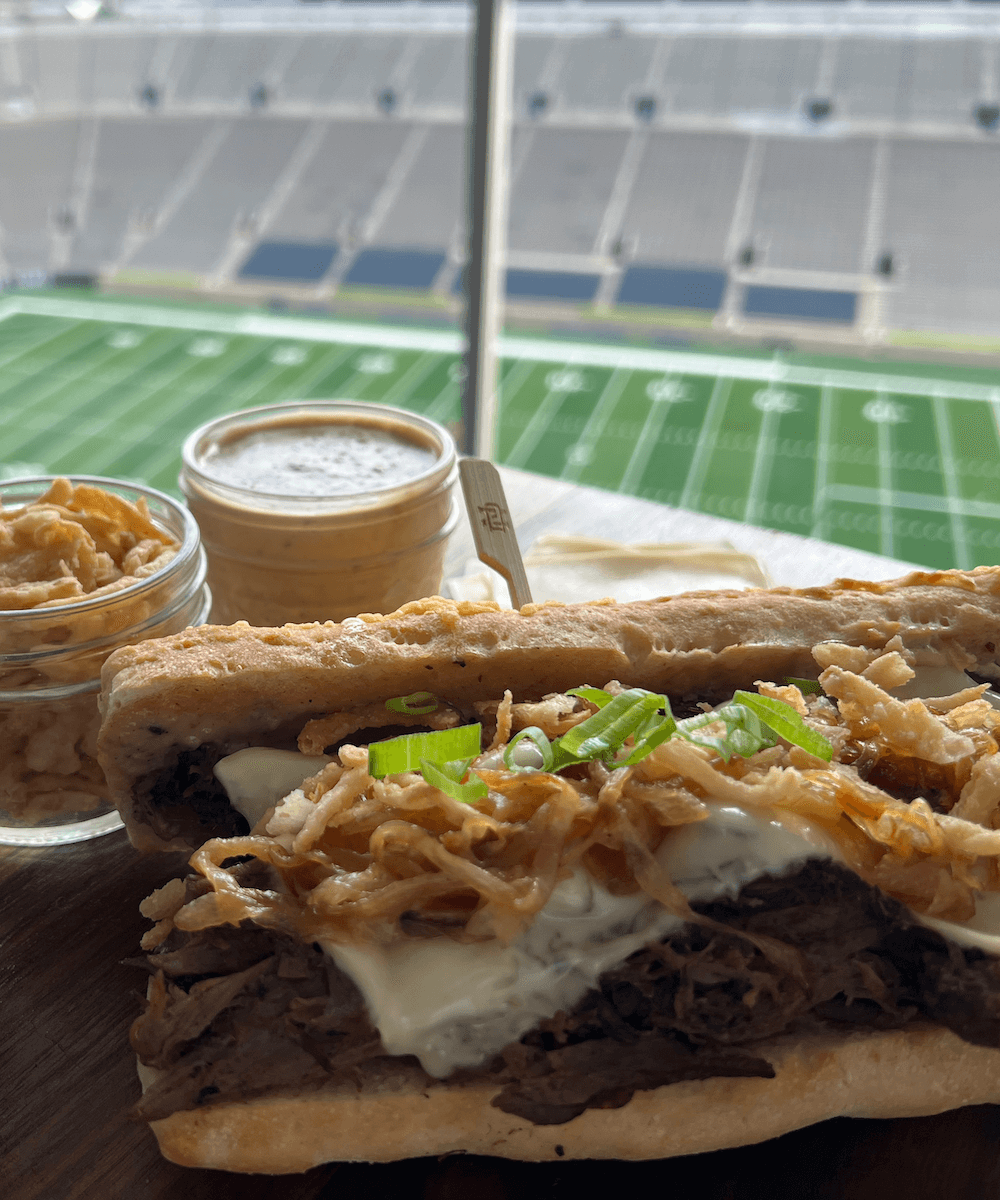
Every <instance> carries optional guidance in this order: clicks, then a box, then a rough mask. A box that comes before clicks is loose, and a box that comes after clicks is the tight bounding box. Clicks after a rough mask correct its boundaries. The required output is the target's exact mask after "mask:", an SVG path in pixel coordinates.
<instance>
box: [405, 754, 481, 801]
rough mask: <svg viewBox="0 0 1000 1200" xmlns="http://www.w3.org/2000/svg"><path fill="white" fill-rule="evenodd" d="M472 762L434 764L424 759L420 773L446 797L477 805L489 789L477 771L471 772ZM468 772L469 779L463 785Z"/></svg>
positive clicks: (460, 759)
mask: <svg viewBox="0 0 1000 1200" xmlns="http://www.w3.org/2000/svg"><path fill="white" fill-rule="evenodd" d="M471 762H472V758H458V759H455V761H454V762H446V763H432V762H430V761H429V760H428V759H426V758H422V759H421V760H420V771H421V773H422V775H423V777H424V779H426V780H427V782H428V783H429V784H430V785H431V786H432V787H436V788H438V790H439V791H442V792H444V794H445V795H446V796H451V798H452V799H453V800H461V801H462V803H463V804H475V802H476V801H477V800H482V798H483V797H484V796H485V795H487V793H488V792H489V788H488V787H487V786H486V784H485V783H484V781H483V780H482V779H480V777H479V776H478V775H477V774H476V773H475V771H469V763H471ZM466 771H469V778H468V780H467V782H465V783H463V782H462V780H463V779H464V778H465V773H466Z"/></svg>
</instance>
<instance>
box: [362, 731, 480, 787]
mask: <svg viewBox="0 0 1000 1200" xmlns="http://www.w3.org/2000/svg"><path fill="white" fill-rule="evenodd" d="M481 750H482V726H481V725H459V726H458V728H457V729H437V730H435V731H434V732H433V733H407V734H404V735H403V736H402V737H397V738H390V739H389V740H388V741H385V742H373V743H372V744H371V745H370V746H369V747H368V773H369V774H370V775H373V776H374V777H375V778H376V779H382V778H383V777H384V776H386V775H398V774H400V772H402V771H418V770H420V762H421V759H427V760H428V761H429V762H436V763H443V762H452V761H454V760H455V759H458V758H474V757H475V756H476V755H477V754H479V753H480V751H481Z"/></svg>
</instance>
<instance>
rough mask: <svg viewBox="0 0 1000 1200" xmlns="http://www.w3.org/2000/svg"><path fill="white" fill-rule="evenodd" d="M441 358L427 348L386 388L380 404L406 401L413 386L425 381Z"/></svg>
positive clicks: (397, 403)
mask: <svg viewBox="0 0 1000 1200" xmlns="http://www.w3.org/2000/svg"><path fill="white" fill-rule="evenodd" d="M439 358H440V355H438V354H435V353H433V351H430V350H425V351H424V352H423V354H421V355H420V357H419V358H418V359H416V361H414V362H412V363H410V365H409V366H408V367H407V368H406V370H405V371H404V372H403V373H402V374H401V375H400V377H399V378H398V379H397V380H396V381H395V383H393V384H391V385H390V386H389V387H388V388H387V389H386V393H385V395H384V396H383V397H382V398H381V400H379V404H395V405H399V404H402V403H404V402H405V400H406V398H407V396H408V395H409V394H410V392H411V391H412V390H413V388H415V387H417V386H418V384H421V383H423V381H424V380H425V379H426V378H427V376H428V375H429V374H430V373H431V371H433V370H434V368H435V367H436V366H437V364H438V359H439Z"/></svg>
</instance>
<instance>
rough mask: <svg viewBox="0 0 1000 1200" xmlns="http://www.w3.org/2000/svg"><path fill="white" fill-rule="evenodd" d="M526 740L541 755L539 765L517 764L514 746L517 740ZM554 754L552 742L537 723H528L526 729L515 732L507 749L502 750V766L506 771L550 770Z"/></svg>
mask: <svg viewBox="0 0 1000 1200" xmlns="http://www.w3.org/2000/svg"><path fill="white" fill-rule="evenodd" d="M524 741H528V742H531V744H532V745H533V746H534V747H535V749H536V750H537V751H538V753H539V754H540V755H541V758H542V764H541V766H540V767H523V766H518V764H517V762H516V761H515V758H514V747H515V746H517V745H518V743H519V742H524ZM554 759H555V755H554V754H553V752H552V743H551V742H550V741H549V739H548V737H546V735H545V734H544V733H543V732H542V730H540V729H539V728H538V726H537V725H529V726H528V727H527V729H522V730H521V732H520V733H516V734H515V735H514V736H513V737H512V738H511V739H510V741H509V742H508V743H507V749H506V750H504V752H503V762H504V766H505V767H506V768H507V770H508V771H515V772H520V771H551V770H552V764H553V761H554Z"/></svg>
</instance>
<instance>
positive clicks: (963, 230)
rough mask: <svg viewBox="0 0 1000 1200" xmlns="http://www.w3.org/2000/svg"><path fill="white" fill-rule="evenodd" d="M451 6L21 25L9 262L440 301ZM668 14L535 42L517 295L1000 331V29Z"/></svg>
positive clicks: (450, 247)
mask: <svg viewBox="0 0 1000 1200" xmlns="http://www.w3.org/2000/svg"><path fill="white" fill-rule="evenodd" d="M337 7H338V8H341V9H343V8H344V7H345V6H337ZM361 7H363V6H358V9H359V11H360V9H361ZM532 7H533V6H532ZM668 7H670V6H668ZM674 7H675V8H676V6H674ZM681 7H683V8H685V9H687V10H689V11H691V12H693V11H694V10H695V9H698V10H699V11H700V10H701V7H705V8H711V7H712V6H698V5H686V6H681ZM454 8H455V12H454V14H453V15H452V16H449V15H448V14H445V15H443V16H442V15H441V13H442V11H443V10H442V9H441V8H440V7H439V8H436V9H435V10H434V13H435V15H434V18H433V21H431V22H430V24H429V25H425V26H418V25H417V24H414V23H413V22H412V21H411V23H410V24H409V25H406V23H405V22H402V23H401V21H402V19H400V21H396V22H395V23H394V21H393V20H390V19H388V18H386V19H385V20H384V21H382V24H381V25H379V23H378V22H376V21H375V20H374V19H371V18H370V17H364V19H362V16H363V14H362V16H359V17H358V18H357V20H356V21H355V22H354V24H353V25H352V23H351V19H350V16H349V14H348V15H347V16H345V15H344V14H343V13H341V15H340V16H338V17H337V21H339V22H340V24H339V25H336V23H335V22H334V21H333V18H332V17H331V18H330V20H329V21H327V22H326V23H325V24H324V23H323V21H322V20H320V18H319V16H317V14H320V13H321V9H322V10H323V11H325V6H319V5H316V6H313V5H309V6H306V5H302V6H300V7H299V8H289V9H287V13H290V14H291V16H286V17H284V18H282V21H283V23H282V21H279V22H278V24H277V25H276V27H275V29H274V30H273V31H272V32H267V31H266V30H264V29H263V28H260V27H257V28H255V27H251V26H250V25H247V23H246V22H245V21H244V23H243V24H242V25H241V24H240V22H239V21H238V20H236V19H235V18H233V19H232V20H231V21H230V20H228V19H226V18H225V13H226V12H227V11H228V10H226V9H224V8H219V9H218V10H216V14H217V16H216V19H214V20H213V22H210V23H206V24H205V26H204V27H203V28H199V27H198V26H197V25H196V24H194V25H192V24H191V23H190V22H189V23H188V24H183V23H179V24H177V25H176V26H171V25H170V23H169V21H168V20H167V18H165V17H162V16H159V17H156V18H155V19H154V18H153V17H152V16H150V17H149V19H146V20H140V19H138V18H137V17H136V18H134V19H131V20H121V21H117V22H111V21H109V22H105V23H100V22H97V23H94V24H92V25H90V26H87V27H82V26H81V27H79V28H76V27H73V26H71V25H70V24H67V23H60V22H58V21H53V22H49V23H46V22H43V21H38V22H36V23H35V24H34V25H27V26H25V27H24V28H18V29H16V30H14V29H13V28H5V27H0V43H2V47H0V49H2V50H3V52H4V54H5V56H6V57H4V58H3V60H2V61H3V63H4V68H3V74H2V78H0V163H2V164H3V170H2V171H0V229H2V231H3V235H2V260H0V269H2V270H3V271H5V272H6V274H7V276H8V277H9V278H10V279H12V280H13V281H15V282H18V281H20V282H23V281H24V280H25V279H26V278H27V277H28V274H27V273H30V272H34V273H35V275H36V276H37V275H38V274H39V273H49V274H55V273H59V272H62V273H64V274H65V273H76V274H80V275H86V274H101V275H103V276H105V277H112V276H121V277H122V278H125V277H127V276H129V274H130V273H131V277H132V278H133V279H134V278H139V277H141V276H143V275H146V276H156V277H157V278H164V279H166V278H170V277H174V278H176V279H178V280H180V279H183V280H184V281H186V285H187V284H190V282H191V281H194V283H195V284H197V283H198V282H199V281H208V282H210V283H211V284H212V286H213V287H216V288H217V287H219V286H222V285H225V284H227V283H229V282H233V283H237V282H239V283H246V284H247V285H252V284H255V283H256V284H260V285H261V286H268V285H272V284H273V285H275V286H277V285H280V284H281V283H282V282H288V283H294V284H295V285H296V286H309V287H312V288H314V289H316V295H317V296H320V295H322V296H327V297H328V296H329V295H330V294H332V292H333V291H334V290H335V289H336V288H338V287H340V286H343V285H359V286H365V287H379V286H385V287H392V288H397V287H409V288H417V289H427V288H430V287H432V286H436V287H438V288H440V289H443V290H444V292H445V294H447V290H448V289H450V288H452V286H453V285H454V283H455V280H456V279H459V280H460V278H461V276H460V275H458V274H457V269H458V264H459V263H460V261H461V259H462V257H463V255H464V248H465V223H464V170H465V166H464V164H465V137H466V134H465V119H466V103H467V67H468V64H467V41H466V37H465V34H464V33H463V32H462V21H463V19H464V18H463V17H462V13H461V12H460V11H459V8H460V6H454ZM307 10H308V11H307ZM236 11H237V10H235V9H234V10H233V12H236ZM273 11H274V12H286V10H285V9H278V8H275V9H274V10H273ZM331 11H332V10H331ZM567 11H568V10H567ZM623 11H624V10H623ZM963 11H965V10H964V9H963ZM299 12H301V13H302V19H301V20H298V19H297V18H296V19H293V17H294V16H295V14H296V13H299ZM710 15H711V14H709V16H710ZM974 15H975V14H973V16H974ZM986 15H988V14H986ZM668 17H669V14H668V15H667V16H661V17H659V18H658V19H659V20H661V21H667V20H668ZM307 18H308V20H307ZM241 19H242V18H241ZM669 19H670V20H676V22H677V30H676V32H675V33H673V34H671V32H670V30H669V29H668V28H667V27H666V26H665V25H664V26H662V27H659V26H658V27H657V28H656V29H654V30H653V31H652V32H650V33H647V34H641V35H640V34H638V33H635V32H633V31H631V30H630V29H629V28H627V27H626V26H625V25H624V24H623V23H621V22H619V23H617V24H616V23H615V22H611V23H610V24H608V23H607V22H604V24H600V23H598V24H595V25H593V26H592V27H587V26H586V16H585V14H584V16H578V17H575V18H574V20H575V21H577V22H578V24H575V25H573V26H572V28H567V29H566V30H565V31H563V30H560V28H559V26H558V24H553V22H552V21H551V20H550V21H549V23H548V24H547V25H546V24H545V22H544V21H542V20H541V19H540V18H539V19H537V20H534V19H533V18H532V17H531V14H530V13H529V14H528V15H527V16H525V17H524V18H523V19H522V20H521V28H520V33H519V37H518V41H517V49H516V57H515V67H514V81H513V108H514V132H513V139H512V153H511V174H510V179H511V193H510V206H509V230H508V243H509V249H510V260H509V264H508V266H509V271H508V275H507V292H508V296H509V297H510V298H511V300H517V299H518V298H521V299H524V300H530V301H531V302H532V303H534V302H535V301H537V300H545V299H551V300H555V301H559V302H561V303H565V302H571V303H581V304H582V303H592V302H594V303H598V304H600V305H607V304H614V303H618V304H621V305H644V306H647V307H649V306H652V307H658V308H668V309H669V308H678V309H682V308H691V309H699V310H701V311H703V312H707V313H711V312H714V311H715V310H717V309H719V308H720V307H725V308H726V311H727V313H728V317H729V319H731V320H740V321H744V322H750V323H751V324H752V323H753V322H754V321H755V320H759V319H764V318H767V319H768V320H772V319H774V318H779V319H789V320H794V319H797V317H801V318H802V319H811V320H818V319H829V320H832V321H835V322H838V323H841V324H843V323H848V324H849V323H850V322H852V321H853V320H854V319H855V317H856V315H857V313H859V312H860V311H861V300H862V298H863V297H864V296H866V295H869V294H871V295H877V296H878V297H880V309H879V312H880V314H881V316H880V319H881V320H882V322H883V323H884V324H888V325H889V326H892V327H898V328H917V329H939V330H952V329H957V328H961V327H963V326H967V325H968V323H969V322H970V321H971V322H972V325H973V326H974V327H975V329H976V330H977V331H979V332H992V333H1000V259H998V257H997V255H996V254H995V253H992V252H985V253H977V252H975V251H974V250H973V247H975V246H978V245H980V244H981V245H984V246H989V245H992V241H993V239H994V231H993V225H994V217H993V214H992V210H991V208H990V206H989V205H986V204H984V203H983V201H982V197H984V196H995V195H996V194H997V189H998V185H1000V178H998V176H1000V165H998V162H1000V160H998V159H997V156H996V149H995V146H994V144H993V141H994V138H995V136H996V134H995V132H994V126H995V125H996V124H997V122H996V121H994V122H993V124H992V125H991V123H990V120H988V119H987V117H988V115H989V112H990V111H992V110H991V108H990V105H991V103H992V98H991V96H990V95H987V94H986V92H985V91H984V90H983V88H984V86H985V85H984V84H983V80H984V79H985V78H986V76H987V75H988V71H987V68H986V65H984V64H987V60H988V59H989V55H990V54H992V53H993V50H992V49H991V47H992V45H993V43H992V42H991V41H990V40H989V38H988V36H987V34H986V33H985V32H984V33H982V34H980V33H978V32H977V28H978V27H976V26H974V25H970V26H969V30H968V32H967V33H966V34H964V35H962V36H959V35H958V34H956V35H955V36H934V37H922V38H913V39H907V38H903V37H896V38H890V37H888V36H881V35H879V34H878V33H877V32H871V31H866V30H867V26H865V25H864V23H863V22H861V21H860V18H859V19H858V20H857V21H855V24H854V25H850V23H848V25H847V27H846V31H845V32H843V33H842V34H841V35H840V36H837V37H834V36H832V35H827V34H824V33H822V32H817V31H815V30H812V31H810V30H802V29H798V28H797V27H796V26H795V25H794V23H788V24H787V27H785V28H783V29H782V28H779V26H780V20H776V21H775V22H772V23H771V26H769V27H768V29H767V30H764V31H758V32H755V33H754V34H753V36H742V35H738V34H737V33H736V32H733V31H729V32H727V31H726V29H721V30H720V29H716V28H712V29H710V28H709V25H710V22H709V18H708V17H706V18H705V21H704V24H705V28H704V30H701V29H699V27H698V25H697V21H696V20H695V19H694V18H688V17H687V16H685V14H683V13H682V14H681V15H680V16H677V15H676V14H675V16H674V17H669ZM726 19H727V20H730V19H735V18H728V17H727V18H726ZM749 19H750V18H749V17H748V20H749ZM969 19H970V20H971V19H972V18H969ZM310 21H311V22H312V24H310V23H309V22H310ZM533 21H534V23H533ZM580 22H582V24H580ZM259 25H260V22H258V26H259ZM335 26H336V27H335ZM990 61H991V60H990ZM984 113H986V114H987V115H986V116H984V115H983V114H984ZM955 180H961V181H962V184H961V186H957V185H956V183H955V182H954V181H955ZM885 261H889V262H891V263H892V267H891V268H890V270H889V271H883V270H881V268H880V267H879V265H878V264H879V263H880V262H885ZM445 263H448V264H450V265H451V270H450V272H449V271H444V272H442V267H443V265H444V264H445ZM730 281H732V282H733V283H734V284H735V285H736V286H735V287H733V288H730V287H729V283H730ZM820 295H823V296H826V297H827V299H826V300H823V301H820V300H817V299H816V297H817V296H820ZM782 297H784V299H782ZM809 297H812V298H813V299H809ZM830 297H840V299H837V300H833V299H830ZM796 306H798V307H796ZM810 306H812V311H811V312H809V311H807V310H809V309H810ZM823 314H826V317H825V318H824V316H823Z"/></svg>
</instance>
